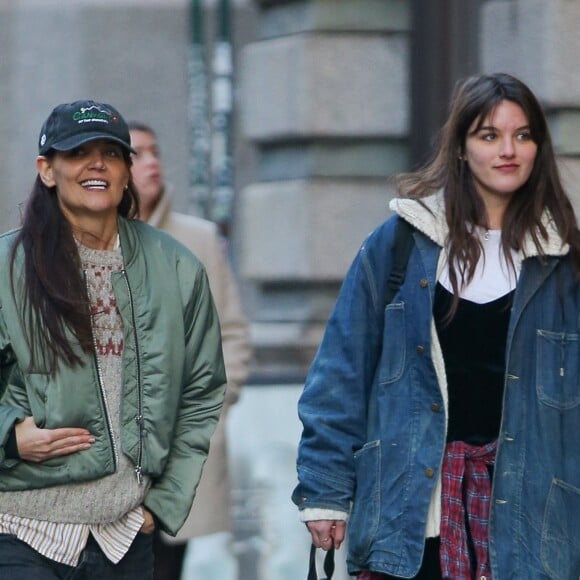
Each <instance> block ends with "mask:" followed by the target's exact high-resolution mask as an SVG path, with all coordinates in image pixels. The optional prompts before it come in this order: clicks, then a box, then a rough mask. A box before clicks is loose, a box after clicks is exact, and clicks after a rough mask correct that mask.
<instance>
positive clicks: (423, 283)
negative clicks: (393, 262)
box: [419, 278, 429, 288]
mask: <svg viewBox="0 0 580 580" xmlns="http://www.w3.org/2000/svg"><path fill="white" fill-rule="evenodd" d="M428 285H429V282H428V281H427V278H421V280H419V286H421V288H427V286H428Z"/></svg>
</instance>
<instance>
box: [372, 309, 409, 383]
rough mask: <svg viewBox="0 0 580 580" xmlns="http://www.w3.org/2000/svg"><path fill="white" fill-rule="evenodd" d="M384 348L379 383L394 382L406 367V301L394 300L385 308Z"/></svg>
mask: <svg viewBox="0 0 580 580" xmlns="http://www.w3.org/2000/svg"><path fill="white" fill-rule="evenodd" d="M384 323H385V325H384V330H383V348H382V352H381V359H380V362H379V375H378V376H379V383H381V384H386V383H393V382H395V381H396V380H398V379H400V378H401V375H402V374H403V369H404V368H405V354H406V353H405V350H406V349H405V338H406V331H405V303H404V302H394V303H391V304H389V305H388V306H387V307H386V308H385V314H384Z"/></svg>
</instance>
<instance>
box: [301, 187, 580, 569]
mask: <svg viewBox="0 0 580 580" xmlns="http://www.w3.org/2000/svg"><path fill="white" fill-rule="evenodd" d="M391 208H392V209H394V210H395V211H396V212H397V213H399V214H400V215H401V216H402V217H403V218H404V219H407V220H408V221H410V222H411V223H412V224H413V225H414V226H415V227H416V228H417V229H418V231H417V232H416V233H415V234H414V241H415V244H414V248H413V250H412V252H411V255H410V258H409V262H408V266H407V273H406V277H405V280H404V282H403V284H402V286H401V288H400V290H399V292H398V293H397V295H396V296H395V298H394V300H393V301H392V302H391V303H390V304H388V305H385V304H384V289H385V285H386V283H387V278H388V275H389V272H390V269H391V265H392V256H391V247H392V244H393V235H394V224H395V218H390V219H389V220H387V221H386V222H385V223H384V224H382V225H381V226H379V227H378V228H377V229H376V230H375V231H374V232H372V233H371V234H370V235H369V236H368V238H367V239H366V240H365V242H364V244H363V246H362V247H361V249H360V251H359V253H358V255H357V256H356V258H355V260H354V262H353V264H352V265H351V267H350V269H349V271H348V273H347V275H346V278H345V280H344V283H343V286H342V288H341V291H340V294H339V297H338V300H337V302H336V305H335V307H334V310H333V312H332V314H331V316H330V319H329V321H328V324H327V328H326V331H325V334H324V337H323V340H322V342H321V345H320V347H319V350H318V353H317V355H316V357H315V360H314V362H313V364H312V367H311V369H310V371H309V374H308V377H307V380H306V385H305V388H304V391H303V394H302V396H301V398H300V401H299V409H298V410H299V416H300V419H301V421H302V423H303V433H302V438H301V441H300V446H299V452H298V461H297V471H298V480H299V484H298V486H297V487H296V489H295V491H294V494H293V501H294V502H295V503H296V504H297V505H298V507H299V508H300V509H312V508H315V509H322V510H334V511H337V510H338V511H342V512H348V513H349V523H348V526H347V529H348V552H349V553H348V558H347V562H348V568H349V571H350V572H351V573H354V572H355V571H357V570H365V569H367V570H368V569H370V570H374V571H379V572H385V573H388V574H392V575H395V576H399V577H402V578H411V577H413V576H414V575H415V574H416V573H417V572H418V569H419V567H420V564H421V559H422V554H423V548H424V544H425V537H426V536H435V535H438V533H439V517H440V516H439V513H440V511H439V504H440V470H441V463H442V457H443V452H444V448H445V441H446V429H447V419H446V415H447V412H446V411H447V386H446V380H445V371H444V365H443V358H442V355H441V348H440V345H439V342H438V340H437V335H436V332H435V327H434V321H433V315H432V310H433V300H434V291H435V284H436V281H437V275H438V272H439V271H440V268H441V265H442V263H443V254H444V253H443V252H441V248H442V247H443V245H444V244H445V238H446V235H447V226H446V223H445V219H444V214H443V204H442V196H441V194H437V195H434V196H432V197H430V198H427V199H426V200H424V203H423V204H420V203H418V202H416V201H413V200H395V201H394V202H392V204H391ZM544 224H545V225H546V227H547V230H548V234H549V236H548V239H547V240H544V241H543V242H542V244H543V250H544V252H545V254H546V256H545V257H544V258H541V257H540V256H538V255H537V254H538V252H537V250H536V248H535V245H534V244H533V243H532V241H531V239H530V240H526V243H525V244H524V248H523V249H522V252H521V258H522V263H521V272H520V276H519V279H518V283H517V287H516V292H515V297H514V302H513V305H512V308H511V315H510V325H509V330H508V336H507V346H506V369H505V394H504V401H503V414H502V423H501V429H500V434H499V439H498V451H497V457H496V465H495V470H494V473H495V475H494V481H493V492H492V500H491V513H490V528H489V550H490V559H491V568H492V576H493V578H494V580H507V579H518V580H521V579H522V578H526V579H547V578H550V579H553V580H578V578H579V577H580V437H579V434H580V289H579V288H578V286H577V285H576V284H574V281H573V274H572V271H571V268H570V264H569V260H568V258H567V253H568V247H567V245H565V244H564V245H562V243H561V240H560V238H559V236H558V234H557V232H556V231H555V228H554V227H553V224H552V222H551V220H550V219H549V216H547V215H546V216H545V220H544ZM473 332H477V329H476V328H474V329H473Z"/></svg>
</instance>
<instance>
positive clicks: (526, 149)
mask: <svg viewBox="0 0 580 580" xmlns="http://www.w3.org/2000/svg"><path fill="white" fill-rule="evenodd" d="M479 122H480V119H479V118H478V119H476V120H475V121H474V122H473V123H472V125H471V127H470V128H469V131H468V134H467V138H466V141H465V152H464V155H463V158H464V160H465V162H466V163H467V165H468V166H469V169H470V171H471V174H472V176H473V180H474V183H475V188H476V190H477V193H478V194H479V195H480V197H481V198H482V200H483V202H484V204H485V206H486V208H487V209H488V213H489V211H490V209H491V208H493V207H503V208H505V207H506V206H507V204H508V203H509V200H510V199H511V196H512V195H513V194H514V193H515V192H516V191H517V190H518V189H519V188H520V187H521V186H522V185H524V183H526V181H527V180H528V178H529V177H530V174H531V172H532V169H533V167H534V161H535V159H536V153H537V150H538V146H537V144H536V143H535V142H534V141H533V140H532V136H531V132H530V127H529V122H528V119H527V117H526V114H525V113H524V111H523V109H522V108H521V107H520V106H519V105H517V104H516V103H514V102H512V101H508V100H503V101H501V102H500V103H499V104H498V105H497V107H495V108H494V109H493V110H492V111H491V112H490V113H489V115H487V117H486V118H485V119H483V122H482V123H481V126H480V127H478V125H479V124H480V123H479Z"/></svg>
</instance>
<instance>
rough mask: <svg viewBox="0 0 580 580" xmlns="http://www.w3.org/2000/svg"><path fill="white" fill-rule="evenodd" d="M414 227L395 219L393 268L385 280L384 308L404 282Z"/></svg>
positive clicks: (404, 221) (400, 219) (402, 220)
mask: <svg viewBox="0 0 580 580" xmlns="http://www.w3.org/2000/svg"><path fill="white" fill-rule="evenodd" d="M414 229H415V228H414V227H413V226H412V225H411V224H410V223H409V222H408V221H406V220H404V219H403V218H401V217H399V218H397V223H396V224H395V241H394V243H393V268H392V269H391V273H390V274H389V278H388V280H387V287H386V291H385V306H386V305H387V304H390V302H391V301H392V300H393V298H394V297H395V294H396V293H397V291H398V290H399V288H400V287H401V284H403V281H404V280H405V273H406V271H407V262H408V261H409V256H410V255H411V250H412V249H413V243H414V242H413V231H414Z"/></svg>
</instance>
